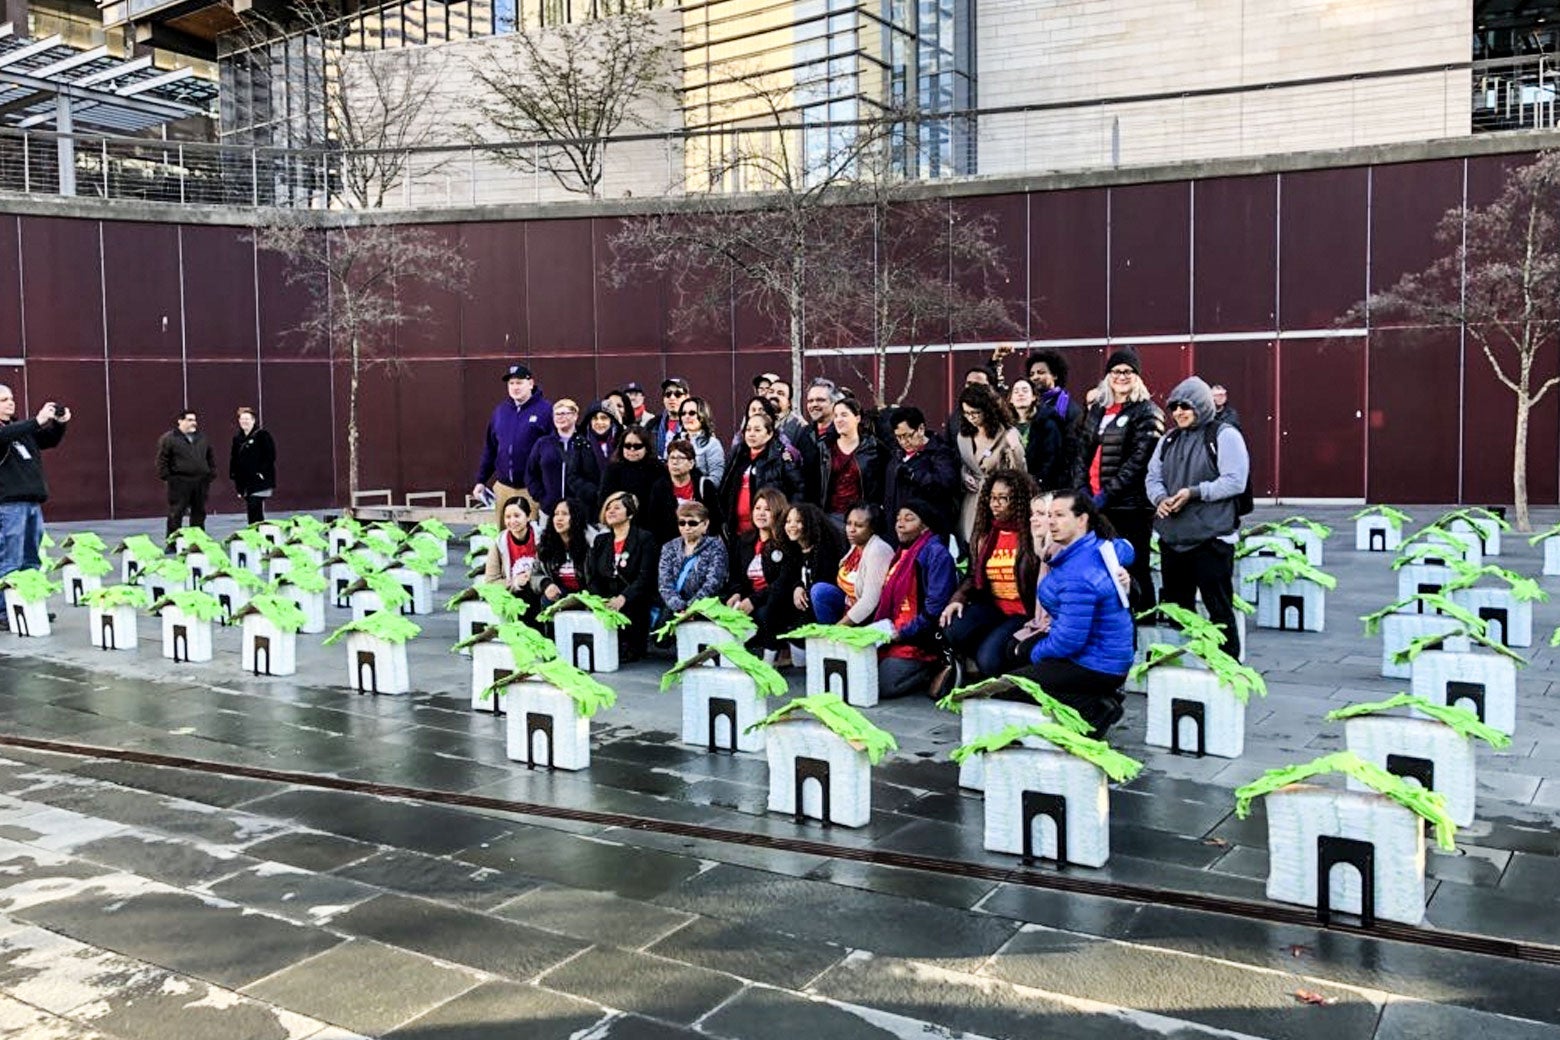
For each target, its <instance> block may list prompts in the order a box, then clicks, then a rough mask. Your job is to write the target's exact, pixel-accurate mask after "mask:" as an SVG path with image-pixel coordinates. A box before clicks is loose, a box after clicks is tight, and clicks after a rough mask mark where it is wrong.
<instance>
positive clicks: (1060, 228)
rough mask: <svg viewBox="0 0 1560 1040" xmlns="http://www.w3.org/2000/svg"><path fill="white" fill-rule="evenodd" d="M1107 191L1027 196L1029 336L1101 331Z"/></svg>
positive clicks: (1106, 268) (1106, 251)
mask: <svg viewBox="0 0 1560 1040" xmlns="http://www.w3.org/2000/svg"><path fill="white" fill-rule="evenodd" d="M1108 196H1109V192H1108V191H1107V190H1106V189H1104V188H1086V189H1081V190H1077V191H1050V192H1035V193H1033V194H1031V195H1030V196H1029V300H1030V307H1031V317H1030V324H1029V336H1030V338H1031V339H1070V338H1075V337H1083V336H1103V335H1105V293H1106V284H1107V281H1108V278H1109V262H1108V254H1109V245H1108V243H1107V240H1106V214H1107V207H1108Z"/></svg>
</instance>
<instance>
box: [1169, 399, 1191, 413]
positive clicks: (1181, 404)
mask: <svg viewBox="0 0 1560 1040" xmlns="http://www.w3.org/2000/svg"><path fill="white" fill-rule="evenodd" d="M1170 410H1171V411H1172V412H1182V411H1185V412H1194V411H1196V409H1195V408H1193V407H1192V405H1191V402H1190V401H1171V402H1170Z"/></svg>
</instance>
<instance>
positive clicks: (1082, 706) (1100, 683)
mask: <svg viewBox="0 0 1560 1040" xmlns="http://www.w3.org/2000/svg"><path fill="white" fill-rule="evenodd" d="M1030 645H1033V644H1032V643H1031V644H1030ZM1026 649H1027V648H1026ZM1012 674H1014V675H1022V676H1023V677H1024V678H1026V679H1033V680H1034V681H1035V682H1037V683H1039V684H1040V688H1041V689H1043V690H1044V691H1045V692H1046V693H1049V694H1050V695H1051V696H1052V697H1055V698H1056V699H1057V700H1059V701H1061V702H1062V703H1063V704H1065V705H1067V706H1068V707H1070V708H1074V709H1076V710H1077V712H1078V714H1079V715H1082V716H1083V720H1084V721H1085V722H1087V723H1088V724H1089V725H1091V726H1093V727H1095V728H1096V729H1099V728H1101V727H1102V726H1104V725H1107V724H1108V722H1109V721H1114V719H1115V718H1119V717H1120V716H1119V715H1118V714H1117V712H1118V709H1120V707H1121V701H1122V695H1121V684H1122V683H1123V682H1125V681H1126V679H1127V677H1126V675H1125V673H1123V674H1121V675H1109V674H1107V673H1105V672H1096V671H1095V670H1094V669H1092V668H1085V667H1084V666H1083V665H1081V664H1078V663H1077V662H1076V661H1069V660H1067V659H1066V658H1062V657H1044V658H1041V660H1040V663H1039V664H1026V665H1025V666H1024V667H1022V668H1020V669H1018V670H1017V671H1015V672H1013V673H1012ZM999 696H1001V695H999ZM1012 699H1013V700H1016V701H1020V702H1028V701H1029V696H1028V694H1022V693H1020V694H1014V695H1013V696H1012Z"/></svg>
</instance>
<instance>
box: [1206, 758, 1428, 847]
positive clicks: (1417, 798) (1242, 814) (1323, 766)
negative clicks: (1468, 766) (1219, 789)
mask: <svg viewBox="0 0 1560 1040" xmlns="http://www.w3.org/2000/svg"><path fill="white" fill-rule="evenodd" d="M1323 773H1344V774H1347V775H1348V776H1352V777H1354V779H1356V780H1358V781H1360V782H1361V783H1363V784H1365V785H1366V786H1367V787H1369V788H1370V789H1371V790H1373V791H1375V792H1376V793H1377V794H1380V795H1385V796H1386V797H1388V798H1390V799H1392V800H1393V801H1394V802H1397V803H1398V804H1399V805H1401V806H1403V808H1405V809H1408V810H1409V811H1410V812H1413V813H1415V814H1417V815H1419V816H1421V817H1423V818H1424V819H1425V820H1426V821H1428V822H1429V823H1430V825H1431V826H1433V827H1434V828H1435V840H1436V844H1438V845H1440V846H1441V848H1443V849H1445V850H1446V851H1448V852H1451V851H1454V850H1455V849H1456V848H1457V842H1456V841H1455V840H1454V839H1455V835H1456V834H1457V825H1456V824H1455V823H1453V822H1452V818H1451V817H1450V816H1448V815H1447V814H1446V796H1445V795H1442V794H1438V793H1436V792H1434V791H1427V790H1425V789H1424V788H1422V787H1418V786H1415V785H1413V784H1410V783H1408V782H1407V781H1405V780H1404V779H1403V778H1402V777H1398V776H1393V775H1392V774H1391V773H1389V772H1387V771H1386V770H1385V769H1382V768H1381V767H1380V766H1374V765H1371V764H1370V763H1369V762H1367V761H1365V760H1364V759H1362V758H1360V756H1358V755H1356V754H1355V753H1354V752H1352V751H1337V752H1334V753H1333V754H1331V755H1323V756H1322V757H1320V758H1316V759H1312V760H1311V761H1309V762H1306V763H1305V764H1303V765H1298V766H1286V767H1284V768H1282V769H1269V770H1268V771H1267V772H1266V773H1263V774H1262V775H1261V776H1260V777H1258V778H1257V779H1255V780H1253V781H1252V782H1251V783H1249V784H1247V785H1246V786H1245V787H1241V788H1238V789H1237V790H1236V791H1235V815H1236V817H1238V818H1239V819H1242V820H1244V819H1245V818H1246V817H1247V816H1248V815H1249V814H1250V813H1251V803H1252V802H1253V801H1254V800H1255V799H1257V798H1261V797H1262V796H1263V795H1267V794H1272V793H1273V792H1274V791H1277V790H1279V789H1281V788H1285V787H1288V786H1290V785H1291V784H1298V783H1300V782H1301V781H1303V780H1308V779H1310V778H1311V777H1313V776H1319V775H1321V774H1323Z"/></svg>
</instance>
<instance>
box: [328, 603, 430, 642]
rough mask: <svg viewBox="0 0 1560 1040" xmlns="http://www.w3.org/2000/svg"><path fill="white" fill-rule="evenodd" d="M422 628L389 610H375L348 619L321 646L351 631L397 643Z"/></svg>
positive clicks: (412, 637)
mask: <svg viewBox="0 0 1560 1040" xmlns="http://www.w3.org/2000/svg"><path fill="white" fill-rule="evenodd" d="M421 631H422V628H421V627H419V626H418V625H417V624H416V623H415V622H413V621H409V620H407V619H406V618H404V617H402V616H401V615H399V614H397V613H395V612H394V611H391V610H376V611H375V612H374V613H372V614H369V615H367V616H366V617H361V618H359V619H358V620H356V621H348V622H347V623H346V624H345V625H342V626H341V627H340V628H338V629H336V631H334V632H332V633H331V634H330V635H328V636H326V637H325V641H324V642H323V643H322V644H320V645H321V646H330V645H331V644H332V643H334V642H336V641H337V640H339V639H344V638H346V637H347V636H349V635H351V634H352V633H353V632H361V633H363V634H364V635H366V636H373V637H374V638H375V639H378V640H381V641H383V642H386V643H391V644H395V645H399V644H401V643H405V642H406V641H407V640H409V639H415V638H416V637H417V633H419V632H421Z"/></svg>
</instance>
